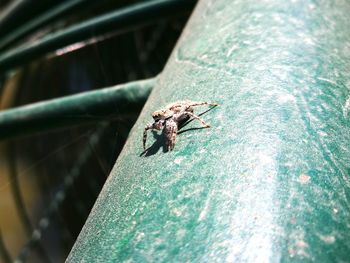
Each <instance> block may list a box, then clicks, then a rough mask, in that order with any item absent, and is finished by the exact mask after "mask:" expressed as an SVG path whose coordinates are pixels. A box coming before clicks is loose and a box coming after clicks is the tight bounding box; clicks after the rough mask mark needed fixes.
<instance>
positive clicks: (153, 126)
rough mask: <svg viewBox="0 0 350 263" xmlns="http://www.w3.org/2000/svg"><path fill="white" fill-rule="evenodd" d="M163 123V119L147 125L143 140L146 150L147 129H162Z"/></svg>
mask: <svg viewBox="0 0 350 263" xmlns="http://www.w3.org/2000/svg"><path fill="white" fill-rule="evenodd" d="M163 125H164V121H163V120H160V121H157V122H154V123H150V124H147V125H146V127H145V129H144V130H143V140H142V145H143V149H144V150H146V140H147V131H148V130H160V129H161V128H162V127H163Z"/></svg>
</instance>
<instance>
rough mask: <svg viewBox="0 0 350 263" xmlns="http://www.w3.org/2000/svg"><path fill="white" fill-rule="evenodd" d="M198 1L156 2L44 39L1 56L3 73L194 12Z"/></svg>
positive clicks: (108, 15)
mask: <svg viewBox="0 0 350 263" xmlns="http://www.w3.org/2000/svg"><path fill="white" fill-rule="evenodd" d="M195 2H196V1H194V0H153V1H147V2H144V3H140V4H135V5H133V6H130V7H126V8H123V9H121V10H117V11H114V12H111V13H108V14H105V15H101V16H99V17H96V18H93V19H90V20H88V21H85V22H83V23H80V24H78V25H75V26H72V27H69V28H67V29H64V30H62V31H60V32H57V33H53V34H50V35H48V36H47V37H44V38H43V39H42V40H39V41H37V42H35V43H33V44H31V45H26V46H23V47H20V48H16V49H13V50H10V51H8V52H6V53H4V54H1V55H0V72H4V71H6V70H9V69H11V68H14V67H17V66H20V65H23V64H25V63H27V62H29V61H30V60H32V59H34V58H37V57H39V56H40V55H43V54H45V53H47V52H50V51H53V50H56V49H58V48H61V47H64V46H67V45H70V44H73V43H76V42H78V41H83V40H87V39H89V38H91V37H94V36H98V35H101V34H104V33H107V32H112V31H118V30H120V31H121V30H127V29H130V28H132V27H136V26H140V25H143V24H146V23H149V22H151V21H154V20H157V19H160V18H164V17H168V16H169V15H172V14H174V13H177V12H180V11H186V10H191V8H192V7H193V6H194V4H195Z"/></svg>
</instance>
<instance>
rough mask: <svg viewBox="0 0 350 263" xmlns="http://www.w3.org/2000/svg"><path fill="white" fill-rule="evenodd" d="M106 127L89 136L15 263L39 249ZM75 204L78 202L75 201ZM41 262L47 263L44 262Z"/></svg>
mask: <svg viewBox="0 0 350 263" xmlns="http://www.w3.org/2000/svg"><path fill="white" fill-rule="evenodd" d="M106 127H108V125H107V124H106V123H104V122H102V123H101V124H100V125H99V126H98V128H97V130H96V131H95V132H94V133H93V134H91V135H90V136H89V138H88V142H87V143H86V147H85V148H84V149H82V151H81V154H79V156H77V160H76V162H75V164H74V166H73V167H72V168H71V169H70V170H69V172H68V173H67V174H66V175H65V179H64V181H63V183H62V184H61V185H60V187H58V189H59V190H58V191H57V192H56V193H55V195H54V197H53V198H52V200H51V201H50V204H49V205H48V207H47V209H46V210H45V211H44V212H43V214H42V217H41V218H40V219H39V220H38V222H39V223H38V224H37V225H36V227H35V229H33V230H32V232H31V236H30V238H29V241H28V242H27V243H26V244H25V245H24V246H23V247H22V249H21V251H20V253H19V255H18V257H17V259H16V261H15V262H27V258H28V256H29V255H30V253H31V252H32V250H33V249H34V248H37V247H40V246H41V242H42V239H43V236H44V234H45V231H46V230H47V228H48V227H49V226H50V224H52V220H53V217H54V216H55V214H56V213H57V211H58V210H59V208H60V206H61V205H62V203H63V202H64V201H65V200H66V198H67V195H68V192H69V191H70V190H71V189H72V187H73V186H74V184H75V183H76V181H77V179H78V178H79V176H81V175H83V173H82V169H83V167H84V165H86V164H87V162H88V161H89V160H91V159H92V157H93V151H92V148H91V147H94V146H95V145H97V144H98V143H99V141H100V139H101V138H102V136H103V134H104V132H105V131H106ZM75 201H76V202H77V201H78V200H75ZM43 262H47V261H46V260H44V261H43Z"/></svg>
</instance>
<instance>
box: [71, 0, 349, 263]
mask: <svg viewBox="0 0 350 263" xmlns="http://www.w3.org/2000/svg"><path fill="white" fill-rule="evenodd" d="M349 28H350V3H349V2H346V1H342V0H334V1H328V0H319V1H311V0H305V1H277V0H276V1H253V0H236V1H231V0H215V1H209V0H202V1H200V2H199V5H198V6H197V8H196V9H195V12H194V14H193V15H192V18H191V19H190V22H189V24H188V25H187V27H186V30H185V31H184V33H183V35H182V37H181V39H180V41H179V43H178V45H177V47H176V48H175V50H174V52H173V54H172V56H171V58H170V60H169V62H168V64H167V66H166V68H165V70H164V72H163V74H162V76H161V78H160V80H159V81H158V84H157V86H156V87H155V89H154V90H153V92H152V94H151V96H150V98H149V100H148V102H147V103H146V105H145V107H144V109H143V111H142V113H141V115H140V118H139V120H138V121H137V123H136V125H135V127H134V128H133V130H132V132H131V133H130V138H129V140H128V142H127V143H126V145H125V148H124V149H123V151H122V153H121V155H120V157H119V159H118V161H117V163H116V165H115V167H114V169H113V171H112V173H111V175H110V177H109V178H108V180H107V182H106V184H105V187H104V189H103V190H102V192H101V194H100V196H99V198H98V200H97V202H96V204H95V206H94V208H93V210H92V212H91V214H90V217H89V219H88V220H87V222H86V225H85V227H84V228H83V230H82V232H81V234H80V236H79V238H78V240H77V242H76V244H75V246H74V248H73V250H72V252H71V254H70V256H69V257H68V260H67V261H68V262H119V261H128V262H145V261H150V262H151V261H152V262H153V261H154V262H223V261H227V262H310V261H314V262H349V261H350V256H349V255H350V253H349V252H350V229H349V228H350V221H349V219H350V205H349V198H350V178H349V168H350V150H349V149H350V145H349V143H350V130H349V124H350V123H349V114H348V109H349V107H350V96H349V95H350V94H349V88H350V34H349ZM179 99H191V100H200V101H201V100H208V101H212V102H218V103H220V107H217V108H215V109H213V110H211V111H209V112H207V113H206V114H204V115H203V116H202V117H203V118H204V119H205V120H206V121H208V122H209V123H210V124H211V125H212V128H210V129H197V130H194V129H192V130H188V131H186V132H183V133H181V134H179V135H178V141H177V144H176V146H175V149H174V151H172V152H167V153H164V152H163V151H162V148H160V149H157V145H159V144H157V143H156V144H155V145H154V146H152V147H151V151H150V152H149V154H146V156H140V153H141V152H142V143H141V137H142V129H143V127H144V125H146V123H147V122H148V121H150V119H151V118H150V114H151V112H152V111H154V110H156V109H158V108H161V107H163V106H164V105H166V104H167V103H169V102H173V101H176V100H179ZM203 110H204V109H203ZM193 127H200V125H199V124H198V123H196V122H191V123H190V125H188V126H187V127H185V128H184V129H188V128H193ZM150 137H152V136H150ZM155 137H157V136H155ZM153 141H154V140H153ZM149 143H150V144H152V142H151V141H149ZM157 150H158V151H157Z"/></svg>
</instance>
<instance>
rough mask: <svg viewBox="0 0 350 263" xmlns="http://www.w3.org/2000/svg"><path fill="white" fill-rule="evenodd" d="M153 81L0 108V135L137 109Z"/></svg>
mask: <svg viewBox="0 0 350 263" xmlns="http://www.w3.org/2000/svg"><path fill="white" fill-rule="evenodd" d="M155 81H156V78H151V79H147V80H140V81H134V82H129V83H126V84H122V85H117V86H114V87H110V88H104V89H101V90H96V91H89V92H83V93H80V94H76V95H71V96H66V97H62V98H58V99H52V100H48V101H43V102H38V103H33V104H30V105H26V106H22V107H18V108H14V109H10V110H6V111H2V112H1V111H0V139H4V138H8V137H13V136H18V135H27V134H28V133H32V132H39V131H45V130H48V129H53V128H61V127H67V126H74V125H79V124H83V123H88V122H95V121H97V120H101V119H106V118H113V117H116V116H122V115H123V114H125V115H128V114H130V113H137V112H139V111H140V110H141V108H142V106H143V104H144V102H145V101H146V99H147V97H148V95H149V93H150V92H151V90H152V88H153V86H154V84H155Z"/></svg>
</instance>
